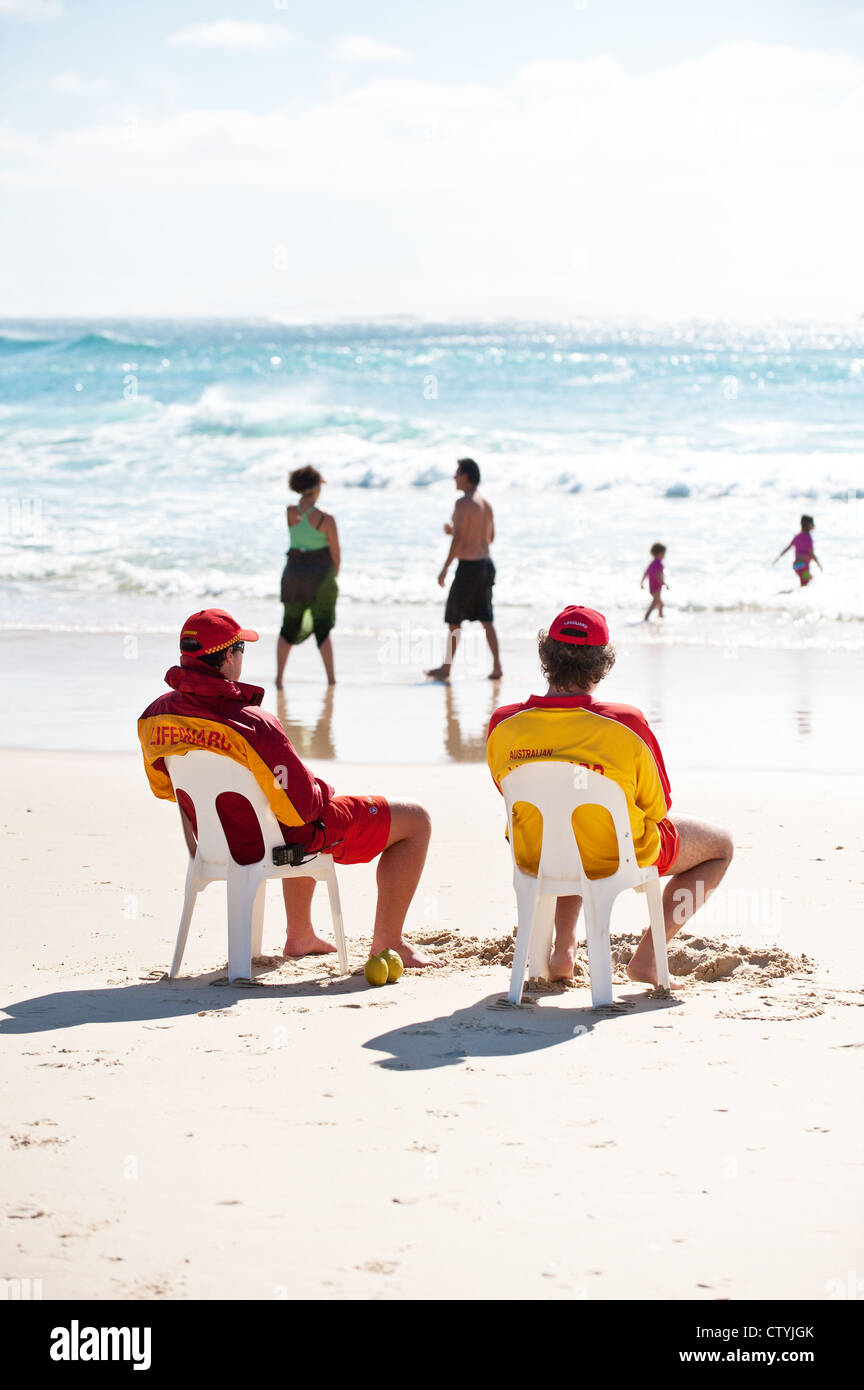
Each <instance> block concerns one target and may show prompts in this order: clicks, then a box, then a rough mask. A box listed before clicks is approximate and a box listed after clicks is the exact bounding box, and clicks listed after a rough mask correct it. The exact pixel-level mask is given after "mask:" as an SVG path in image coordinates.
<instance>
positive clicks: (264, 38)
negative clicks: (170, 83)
mask: <svg viewBox="0 0 864 1390" xmlns="http://www.w3.org/2000/svg"><path fill="white" fill-rule="evenodd" d="M0 3H2V0H0ZM293 38H294V35H293V34H291V33H290V32H289V31H288V30H287V29H283V27H282V25H281V24H258V23H255V22H252V21H246V20H238V19H217V20H214V22H213V23H212V24H190V25H189V27H188V28H186V29H179V30H178V31H177V33H176V34H172V35H171V36H170V38H169V39H168V40H167V42H168V43H170V44H189V45H192V46H194V47H197V48H232V49H238V48H248V49H262V48H280V47H282V46H283V45H284V44H286V43H291V42H292V41H293Z"/></svg>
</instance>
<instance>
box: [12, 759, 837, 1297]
mask: <svg viewBox="0 0 864 1390" xmlns="http://www.w3.org/2000/svg"><path fill="white" fill-rule="evenodd" d="M2 762H3V782H2V785H3V793H2V795H3V801H2V826H3V834H4V840H5V843H6V903H5V909H6V910H5V912H4V914H3V920H4V929H3V941H2V973H3V981H4V990H3V1001H2V1003H3V1012H2V1015H0V1032H2V1034H3V1052H4V1067H3V1082H2V1095H3V1107H2V1114H3V1120H2V1134H0V1154H2V1159H0V1180H2V1191H3V1199H2V1201H3V1223H2V1231H3V1235H2V1248H0V1254H2V1268H0V1274H2V1275H3V1276H4V1277H5V1278H8V1279H16V1278H17V1279H24V1278H30V1279H33V1280H40V1281H41V1290H42V1295H43V1297H44V1298H47V1299H56V1298H67V1297H75V1298H95V1299H108V1298H124V1299H128V1298H154V1297H156V1298H163V1297H164V1298H179V1299H188V1298H208V1299H212V1298H220V1297H227V1298H234V1299H277V1300H278V1299H283V1298H284V1299H297V1298H304V1297H305V1298H316V1299H343V1298H352V1299H353V1298H359V1299H417V1298H433V1299H443V1298H462V1299H478V1298H495V1299H502V1298H526V1299H541V1298H542V1299H549V1298H552V1299H556V1298H557V1299H605V1298H613V1299H704V1300H715V1299H742V1298H763V1297H768V1298H780V1299H814V1300H822V1299H833V1298H841V1297H847V1296H849V1294H848V1290H847V1286H848V1279H849V1271H855V1270H860V1269H861V1267H862V1264H861V1261H862V1255H864V1251H862V1241H861V1223H860V1106H859V1104H858V1096H859V1095H860V1047H861V1017H862V1016H861V1014H859V1013H857V1012H856V1010H857V1009H859V1008H861V1006H862V1005H864V989H862V984H864V981H862V975H861V969H860V963H859V959H858V953H857V949H856V948H857V923H858V922H859V921H860V913H861V908H862V897H864V891H862V877H864V876H862V867H864V866H862V850H861V848H860V843H859V842H858V837H857V835H856V836H855V837H854V838H853V835H852V832H853V829H854V827H855V826H856V824H857V821H858V808H859V807H860V798H861V793H862V781H864V779H862V778H861V777H860V776H855V775H843V774H841V773H831V774H819V773H806V774H803V773H795V774H793V773H779V772H756V773H753V774H751V775H749V776H747V777H745V778H742V776H741V774H740V773H738V772H735V771H732V770H729V771H718V770H716V769H715V770H711V771H704V772H700V771H698V770H687V771H686V772H684V773H683V774H680V775H678V776H676V777H675V778H674V793H675V805H676V806H677V808H678V809H679V810H687V811H691V812H694V813H698V814H701V815H704V816H705V817H708V818H711V819H715V820H717V821H720V822H721V823H727V824H729V825H732V826H733V827H734V830H735V838H736V844H737V847H738V848H737V856H736V859H735V863H734V865H733V867H732V870H731V873H730V875H729V877H728V879H727V882H726V885H724V888H726V889H727V890H728V891H726V892H721V894H718V896H717V898H715V899H714V900H713V902H712V903H710V904H709V905H708V907H707V908H706V909H705V912H706V916H705V917H704V919H703V920H702V921H700V919H699V918H698V917H697V918H696V919H695V921H694V923H693V924H692V926H691V937H690V940H689V941H685V942H683V943H682V945H683V947H684V948H685V949H684V950H683V952H682V953H681V954H679V955H678V956H677V967H676V968H678V969H679V970H688V971H689V972H690V973H689V974H687V975H686V976H683V977H682V978H683V980H684V985H685V988H684V989H683V991H682V992H681V993H680V995H679V996H678V997H676V998H675V999H674V1000H672V1001H669V1000H662V999H652V998H650V997H649V995H648V993H647V992H646V990H645V989H644V988H641V987H639V986H635V985H633V984H630V983H627V982H626V980H625V979H624V977H623V974H622V971H621V969H620V968H619V969H618V971H617V975H618V976H619V978H618V980H617V982H616V999H617V1001H618V1003H617V1007H616V1008H615V1009H614V1010H612V1011H606V1012H594V1011H592V1010H591V1008H590V995H589V992H588V989H587V987H586V985H585V983H584V981H582V982H577V983H576V984H575V985H574V986H573V987H570V988H564V987H557V988H552V989H549V990H547V991H539V992H538V991H537V990H534V991H530V992H529V993H528V994H527V995H526V1003H525V1005H524V1006H523V1008H522V1009H520V1010H518V1011H517V1010H513V1009H511V1008H508V1007H506V1006H505V1005H504V1004H502V999H503V996H504V995H505V994H506V988H507V983H508V977H509V972H508V969H507V963H506V962H507V960H508V954H507V944H508V938H509V937H510V934H511V933H512V930H513V927H514V925H515V911H514V902H513V897H512V891H511V887H510V863H509V854H508V850H507V847H506V844H505V842H504V839H503V833H502V832H503V817H502V810H501V805H500V799H499V798H498V796H497V793H496V792H495V790H494V788H493V787H492V785H491V782H490V781H489V779H488V774H487V773H486V769H485V768H484V767H483V766H482V765H479V764H466V765H462V766H453V765H451V766H438V767H432V766H423V767H412V766H402V767H397V766H390V767H385V768H383V769H380V768H379V769H377V770H376V769H373V768H372V767H369V766H361V765H352V766H345V765H342V764H339V763H332V762H331V763H321V764H316V768H315V770H316V771H317V772H319V773H320V774H321V775H323V776H325V777H326V778H327V779H328V780H329V781H330V782H332V783H334V784H335V785H336V787H337V789H338V790H350V791H367V790H375V791H380V792H383V793H384V794H388V795H391V796H394V797H398V796H408V795H415V796H417V795H419V796H420V798H421V799H422V800H424V801H425V802H426V804H427V805H428V806H429V808H430V810H431V812H432V818H433V825H434V835H433V841H432V848H431V852H430V857H429V860H428V863H427V867H426V871H425V874H424V878H423V881H422V883H421V887H420V891H419V893H418V895H417V898H416V899H415V903H414V905H413V907H412V910H411V914H410V916H409V927H408V930H409V935H411V936H412V937H413V938H414V939H426V940H429V941H430V942H431V943H432V945H431V949H432V950H434V951H436V953H437V954H438V955H439V956H440V957H441V959H442V960H443V961H444V966H443V968H442V969H440V970H438V971H436V972H434V973H431V972H427V973H425V974H420V973H414V972H412V973H410V974H408V975H406V976H405V977H404V978H403V980H402V981H401V982H400V983H399V984H398V985H395V986H388V987H385V988H384V989H379V990H374V989H370V988H369V987H367V985H366V984H365V982H364V980H363V978H362V975H358V974H353V975H351V976H349V977H348V978H346V979H344V980H340V979H339V978H338V977H337V974H336V969H335V966H334V965H333V964H332V962H322V961H320V960H306V961H303V962H300V963H290V964H288V963H283V962H282V960H281V957H280V956H279V955H278V953H279V951H280V950H281V947H282V944H283V938H284V930H283V914H282V909H281V903H280V901H279V895H278V889H277V888H276V887H275V885H271V886H270V888H269V890H268V891H269V894H270V896H268V907H267V918H266V927H265V936H264V950H265V951H266V952H268V953H271V954H269V955H268V957H267V958H266V959H265V960H262V961H261V962H259V966H258V970H259V974H258V984H257V986H256V987H255V988H243V987H233V986H228V985H227V984H226V983H224V974H225V960H226V933H225V916H224V912H225V909H224V893H223V891H222V890H221V889H220V888H218V887H217V886H213V887H211V888H210V889H208V890H207V892H206V894H205V895H204V897H203V898H202V899H201V900H200V903H199V908H198V913H197V916H196V919H195V922H194V923H193V929H192V933H191V936H190V941H189V947H188V950H187V955H186V959H185V962H184V967H183V974H182V978H180V979H178V980H177V981H175V982H167V981H165V980H164V979H160V977H161V976H162V975H163V973H164V971H165V970H166V968H167V964H168V961H169V959H170V955H171V950H172V946H173V940H174V935H175V931H176V924H177V919H178V916H179V909H180V901H181V885H182V877H183V872H184V858H185V850H184V849H183V846H182V842H181V838H180V832H179V826H178V821H177V815H176V811H175V809H174V807H172V806H169V805H166V804H164V803H159V802H157V801H156V800H154V799H153V798H152V797H150V795H149V793H148V791H147V788H146V785H145V782H144V774H143V770H142V768H141V766H140V761H139V759H138V757H137V756H136V755H134V754H131V753H128V754H124V753H111V754H87V753H74V752H56V753H55V752H35V751H23V750H15V751H11V752H5V753H4V754H2ZM340 881H341V885H342V893H343V901H344V907H345V916H346V929H347V932H348V936H349V944H350V951H351V958H352V967H355V968H356V967H360V966H362V962H363V960H364V958H365V954H366V947H367V944H368V938H369V929H370V923H371V911H372V904H373V902H374V891H375V883H374V870H373V869H372V868H371V867H360V868H354V869H348V870H344V871H342V873H341V876H340ZM319 891H320V890H319ZM642 911H643V908H642V906H641V903H640V900H639V899H637V897H636V896H635V895H629V896H628V897H626V898H623V899H621V900H619V904H618V907H617V909H616V916H615V919H614V921H613V933H614V934H615V935H616V936H617V937H619V938H623V940H620V939H619V941H618V946H619V947H621V946H622V945H625V944H626V937H627V936H628V935H630V934H632V933H633V932H636V931H638V930H640V929H641V926H642V921H641V915H640V914H641V912H642ZM316 913H317V915H316V921H317V923H318V925H319V926H320V927H321V928H322V929H325V930H326V929H327V925H328V924H327V914H326V910H325V908H324V903H323V902H321V901H318V899H317V898H316ZM697 932H701V936H697V935H696V933H697ZM625 954H626V953H625ZM622 958H623V955H622ZM733 961H734V963H733ZM717 976H720V978H716V977H717ZM697 977H698V978H697ZM651 1049H656V1050H655V1051H651Z"/></svg>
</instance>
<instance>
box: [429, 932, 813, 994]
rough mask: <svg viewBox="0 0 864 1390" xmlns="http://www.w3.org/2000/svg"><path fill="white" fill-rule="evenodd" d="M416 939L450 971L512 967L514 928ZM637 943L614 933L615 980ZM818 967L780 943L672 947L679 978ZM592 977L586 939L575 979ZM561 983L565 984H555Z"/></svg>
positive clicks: (685, 942) (739, 977) (772, 974)
mask: <svg viewBox="0 0 864 1390" xmlns="http://www.w3.org/2000/svg"><path fill="white" fill-rule="evenodd" d="M413 939H414V940H416V942H417V944H418V945H420V946H424V947H426V948H427V949H428V950H429V951H430V953H431V954H433V955H435V956H437V957H438V958H439V959H440V960H442V961H443V962H444V966H445V968H446V969H449V970H454V971H466V970H482V969H485V968H490V967H492V966H497V965H503V966H506V967H507V968H508V969H509V968H510V966H512V964H513V948H514V933H513V932H510V933H509V934H508V935H507V936H501V937H476V936H462V935H461V934H460V933H459V932H454V931H449V930H442V931H436V932H427V933H426V934H425V935H421V936H416V937H414V938H413ZM638 941H639V938H638V936H627V935H622V936H613V937H612V962H613V970H614V976H615V979H616V980H620V981H622V982H623V981H626V980H627V979H628V975H627V969H626V967H627V965H628V963H629V961H630V960H631V958H632V956H633V952H634V951H635V949H636V946H637V943H638ZM815 968H816V965H815V962H814V961H813V960H811V959H810V957H809V956H803V955H802V956H793V955H790V954H789V952H788V951H784V950H782V948H781V947H779V946H760V947H758V948H751V947H749V946H741V945H735V946H730V945H729V944H728V943H727V942H726V941H714V940H711V939H709V938H707V937H703V936H688V935H687V934H686V933H684V932H682V933H680V934H679V935H678V936H676V937H675V940H674V942H672V943H671V944H670V949H669V972H670V974H672V975H674V976H676V977H677V978H679V979H680V978H681V977H683V976H687V975H692V976H693V978H694V979H696V980H702V981H704V982H705V983H708V984H713V983H715V982H718V981H721V980H728V979H729V978H730V977H731V976H733V975H734V977H735V980H736V981H741V982H742V983H746V984H748V985H751V984H752V985H759V984H764V983H767V982H768V981H769V980H775V979H781V978H783V977H785V976H790V975H811V974H812V973H813V971H814V970H815ZM587 980H588V953H587V950H586V947H585V943H584V941H583V942H581V943H580V944H579V946H578V947H577V952H576V970H575V976H574V980H573V982H572V983H574V984H577V985H581V984H584V983H586V982H587ZM533 983H534V982H532V984H533ZM568 983H570V982H568ZM536 984H537V985H538V986H539V985H542V984H543V982H542V981H537V982H536ZM546 987H547V988H548V987H549V986H548V985H547V986H546ZM556 987H557V988H562V987H564V986H561V985H559V986H553V988H556Z"/></svg>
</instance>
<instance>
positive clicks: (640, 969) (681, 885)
mask: <svg viewBox="0 0 864 1390" xmlns="http://www.w3.org/2000/svg"><path fill="white" fill-rule="evenodd" d="M669 819H670V820H671V821H672V822H673V824H674V825H675V826H676V827H677V830H678V834H679V836H680V840H681V844H680V848H679V850H678V857H677V858H676V860H675V863H674V864H673V866H672V868H673V871H674V872H673V876H672V877H671V878H670V879H669V881H668V883H667V884H666V887H665V888H664V890H663V917H664V919H665V923H666V940H667V941H671V940H672V937H673V936H674V935H675V933H676V932H677V931H680V929H681V928H682V927H683V926H684V924H685V923H686V922H689V920H690V918H691V917H692V916H693V913H694V912H695V911H696V910H697V908H700V907H701V906H702V904H703V903H704V902H705V900H706V898H709V897H710V896H711V894H712V893H713V892H714V889H715V888H716V887H717V885H718V883H719V882H720V880H721V879H722V878H723V875H724V874H725V872H726V870H727V869H728V868H729V865H730V864H731V863H732V855H733V854H734V846H733V844H732V837H731V835H730V834H729V832H728V830H721V829H720V828H719V826H716V825H709V824H708V822H707V821H704V820H697V819H696V818H695V816H670V817H669ZM627 974H628V975H629V976H630V979H631V980H638V981H639V982H640V983H643V984H648V985H656V983H657V967H656V965H655V963H654V947H653V946H652V944H651V932H650V930H648V931H646V933H645V935H644V936H643V937H642V940H641V941H640V942H639V945H638V946H637V947H636V951H635V953H634V956H633V959H632V960H631V961H630V964H629V965H628V967H627ZM678 988H680V986H678Z"/></svg>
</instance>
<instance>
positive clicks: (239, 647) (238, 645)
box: [228, 642, 246, 652]
mask: <svg viewBox="0 0 864 1390" xmlns="http://www.w3.org/2000/svg"><path fill="white" fill-rule="evenodd" d="M228 650H229V652H245V650H246V643H245V642H234V643H233V644H232V645H231V646H230V647H229V648H228Z"/></svg>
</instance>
